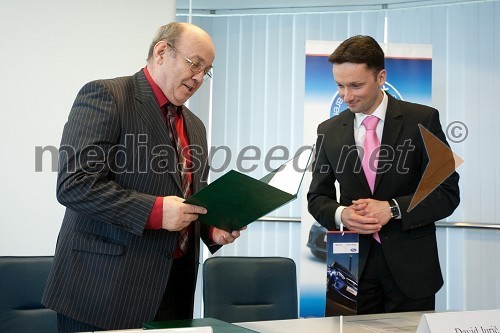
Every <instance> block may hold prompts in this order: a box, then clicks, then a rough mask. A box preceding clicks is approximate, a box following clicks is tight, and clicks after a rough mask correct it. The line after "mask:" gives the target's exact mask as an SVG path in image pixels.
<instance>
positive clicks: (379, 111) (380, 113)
mask: <svg viewBox="0 0 500 333" xmlns="http://www.w3.org/2000/svg"><path fill="white" fill-rule="evenodd" d="M382 93H383V94H384V98H382V102H380V104H379V106H377V108H376V109H375V111H373V113H372V114H371V116H376V117H377V118H378V119H380V121H381V122H382V123H383V122H384V120H385V114H386V113H387V103H388V101H389V98H387V95H386V93H385V91H384V90H382ZM368 116H369V115H367V114H364V113H355V117H356V118H355V122H354V126H355V127H356V128H359V126H361V123H363V120H365V118H366V117H368Z"/></svg>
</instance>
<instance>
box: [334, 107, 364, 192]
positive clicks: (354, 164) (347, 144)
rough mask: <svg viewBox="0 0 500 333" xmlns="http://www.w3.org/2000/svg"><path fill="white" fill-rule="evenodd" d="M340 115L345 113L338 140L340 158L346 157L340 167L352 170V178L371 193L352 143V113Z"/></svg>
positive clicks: (354, 143) (354, 145)
mask: <svg viewBox="0 0 500 333" xmlns="http://www.w3.org/2000/svg"><path fill="white" fill-rule="evenodd" d="M342 113H346V115H345V117H343V119H342V120H343V123H342V130H341V133H340V140H341V143H342V147H341V149H342V153H341V156H346V159H345V163H344V160H342V161H339V162H338V163H339V164H340V165H344V166H345V170H353V173H354V176H355V177H357V178H358V181H359V182H360V183H361V184H363V187H364V190H365V191H367V192H368V193H371V190H370V186H369V185H368V181H367V180H366V177H365V174H364V172H363V168H362V167H361V159H360V158H359V155H358V151H357V147H356V142H355V141H354V117H355V116H354V113H352V112H351V110H349V109H347V110H345V111H343V112H342ZM353 148H354V149H356V152H355V153H352V149H353Z"/></svg>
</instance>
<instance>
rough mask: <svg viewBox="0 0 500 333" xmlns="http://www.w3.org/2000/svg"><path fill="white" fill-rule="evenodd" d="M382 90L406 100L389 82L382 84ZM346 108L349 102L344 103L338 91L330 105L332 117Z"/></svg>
mask: <svg viewBox="0 0 500 333" xmlns="http://www.w3.org/2000/svg"><path fill="white" fill-rule="evenodd" d="M382 90H384V91H385V92H386V94H389V95H392V96H393V97H394V98H396V99H400V100H402V101H404V98H403V96H401V94H400V93H399V91H398V90H397V89H396V88H395V87H394V86H393V85H392V84H390V83H389V82H385V84H384V85H383V86H382ZM346 109H347V104H345V103H344V100H343V99H342V97H340V95H339V92H338V91H336V92H335V95H333V99H332V105H331V106H330V118H332V117H335V116H338V115H339V113H341V112H342V111H344V110H346Z"/></svg>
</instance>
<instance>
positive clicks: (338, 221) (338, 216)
mask: <svg viewBox="0 0 500 333" xmlns="http://www.w3.org/2000/svg"><path fill="white" fill-rule="evenodd" d="M346 208H347V207H346V206H339V207H338V208H337V210H336V211H335V225H336V226H337V229H340V225H341V224H342V211H343V210H344V209H346Z"/></svg>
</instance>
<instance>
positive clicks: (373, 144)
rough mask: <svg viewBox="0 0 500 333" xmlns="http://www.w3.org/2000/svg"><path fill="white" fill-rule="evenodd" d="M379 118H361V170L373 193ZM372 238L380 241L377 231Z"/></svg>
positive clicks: (377, 150)
mask: <svg viewBox="0 0 500 333" xmlns="http://www.w3.org/2000/svg"><path fill="white" fill-rule="evenodd" d="M378 121H379V119H378V118H377V117H375V116H368V117H366V118H365V120H363V125H364V126H365V128H366V135H365V141H364V142H363V161H362V166H363V171H364V172H365V177H366V180H367V181H368V185H369V186H370V190H371V191H372V193H373V189H374V187H375V177H376V176H377V165H378V152H379V149H380V141H379V140H378V137H377V131H376V128H377V124H378ZM373 238H375V239H376V240H377V242H379V243H380V237H379V235H378V232H376V233H374V234H373Z"/></svg>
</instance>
